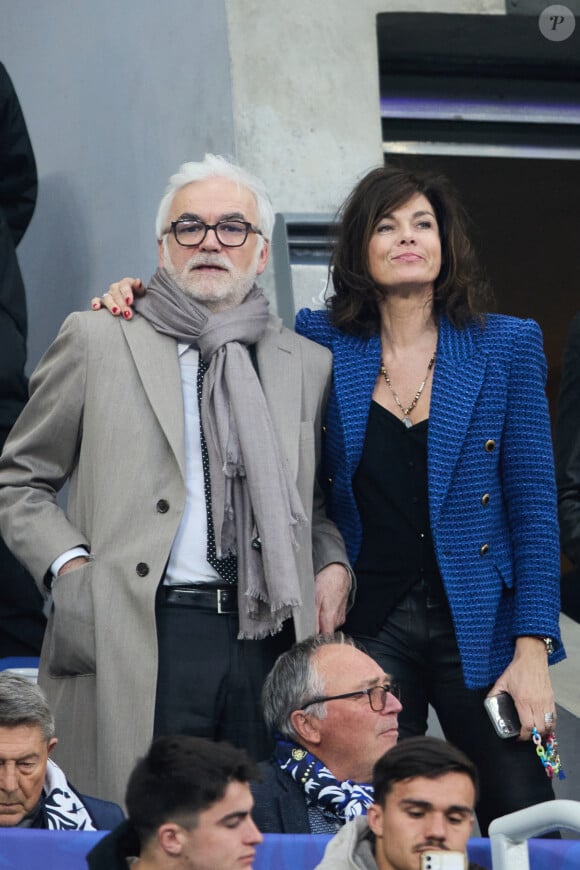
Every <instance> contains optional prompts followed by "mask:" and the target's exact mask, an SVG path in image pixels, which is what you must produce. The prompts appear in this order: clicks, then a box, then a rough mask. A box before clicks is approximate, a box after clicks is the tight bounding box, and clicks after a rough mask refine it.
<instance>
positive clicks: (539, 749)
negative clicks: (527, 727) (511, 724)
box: [532, 728, 566, 779]
mask: <svg viewBox="0 0 580 870" xmlns="http://www.w3.org/2000/svg"><path fill="white" fill-rule="evenodd" d="M532 740H533V741H534V743H535V744H536V754H537V756H538V758H539V759H540V761H541V762H542V764H543V765H544V770H545V771H546V774H547V776H549V777H550V779H552V777H553V776H557V777H558V779H566V774H565V773H564V770H563V768H562V762H561V761H560V753H559V752H558V741H557V740H556V735H555V733H554V732H553V731H550V732H548V734H546V736H545V738H544V740H545V746H543V745H542V738H541V737H540V735H539V734H538V729H537V728H532Z"/></svg>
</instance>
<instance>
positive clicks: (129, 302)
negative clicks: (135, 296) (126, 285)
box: [125, 296, 131, 305]
mask: <svg viewBox="0 0 580 870" xmlns="http://www.w3.org/2000/svg"><path fill="white" fill-rule="evenodd" d="M130 304H131V297H130V296H125V305H130Z"/></svg>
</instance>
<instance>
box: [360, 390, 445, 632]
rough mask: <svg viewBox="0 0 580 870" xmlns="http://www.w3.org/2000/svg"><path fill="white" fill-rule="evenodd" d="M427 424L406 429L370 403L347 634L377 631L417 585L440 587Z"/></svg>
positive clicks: (422, 423)
mask: <svg viewBox="0 0 580 870" xmlns="http://www.w3.org/2000/svg"><path fill="white" fill-rule="evenodd" d="M428 425H429V423H428V420H423V421H421V422H420V423H417V424H416V425H415V426H412V427H411V428H410V429H407V428H406V427H405V426H404V425H403V423H402V421H401V420H400V419H398V418H397V417H395V416H394V414H391V412H390V411H388V410H387V409H386V408H383V407H382V405H379V404H377V403H376V402H374V401H373V402H372V403H371V409H370V413H369V419H368V423H367V430H366V436H365V443H364V447H363V452H362V456H361V460H360V463H359V466H358V468H357V471H356V474H355V476H354V480H353V489H354V495H355V498H356V502H357V506H358V510H359V513H360V517H361V522H362V529H363V538H362V546H361V551H360V555H359V557H358V560H357V563H356V565H355V574H356V577H357V584H358V586H357V595H356V599H355V604H354V607H353V608H352V610H351V611H350V613H349V616H348V619H347V623H346V627H347V630H349V631H353V632H355V633H357V634H359V633H362V634H371V635H374V634H376V633H377V631H378V630H379V628H380V627H381V625H382V624H383V622H384V621H385V619H386V617H387V616H388V614H389V613H390V612H391V611H392V610H393V608H394V607H395V606H396V604H397V603H398V602H399V601H400V599H401V598H402V597H403V596H404V595H405V594H406V593H407V592H408V590H409V589H410V588H411V587H412V586H414V585H415V583H417V582H418V581H419V580H425V582H427V583H428V584H429V586H430V587H432V588H433V590H434V591H435V589H437V591H439V590H441V589H442V586H441V578H440V576H439V569H438V567H437V560H436V558H435V551H434V548H433V538H432V535H431V526H430V522H429V497H428V489H427V433H428Z"/></svg>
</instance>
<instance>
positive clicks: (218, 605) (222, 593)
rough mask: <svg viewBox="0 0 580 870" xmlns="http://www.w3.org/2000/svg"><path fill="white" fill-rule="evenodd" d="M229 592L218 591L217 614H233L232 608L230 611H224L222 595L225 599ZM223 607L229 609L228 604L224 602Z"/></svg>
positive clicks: (225, 590) (224, 590)
mask: <svg viewBox="0 0 580 870" xmlns="http://www.w3.org/2000/svg"><path fill="white" fill-rule="evenodd" d="M228 592H229V590H228V589H217V590H216V598H217V612H218V613H224V614H226V613H232V609H231V608H230V609H229V610H224V609H222V595H223V596H224V598H225V597H226V595H227V593H228ZM223 607H227V603H225V602H224V605H223Z"/></svg>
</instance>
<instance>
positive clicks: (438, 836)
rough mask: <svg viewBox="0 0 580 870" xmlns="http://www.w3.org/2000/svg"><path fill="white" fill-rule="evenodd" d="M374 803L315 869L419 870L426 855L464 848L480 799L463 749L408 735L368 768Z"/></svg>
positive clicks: (335, 841) (471, 869) (472, 868)
mask: <svg viewBox="0 0 580 870" xmlns="http://www.w3.org/2000/svg"><path fill="white" fill-rule="evenodd" d="M373 787H374V800H375V802H374V803H373V804H372V805H371V806H370V807H369V809H368V815H367V816H366V817H362V818H359V819H356V820H355V821H354V822H351V823H349V824H348V825H345V827H344V828H343V829H342V830H341V831H340V832H339V833H338V834H337V835H336V837H334V839H333V840H331V842H330V843H329V844H328V847H327V849H326V852H325V855H324V858H323V860H322V863H321V864H319V866H318V868H317V870H420V868H421V856H422V855H423V854H425V853H428V852H449V851H451V852H461V853H463V854H464V855H465V867H466V868H469V870H478V867H477V865H476V864H472V863H468V859H467V854H466V849H467V841H468V839H469V836H470V834H471V830H472V827H473V820H474V806H475V802H476V800H477V795H478V787H479V786H478V777H477V771H476V768H475V767H474V765H473V764H472V763H471V761H470V760H469V759H468V758H467V756H465V755H464V754H463V753H462V752H460V751H459V750H458V749H456V748H455V747H454V746H452V745H451V744H450V743H446V742H445V741H444V740H439V739H437V738H435V737H412V738H410V739H408V740H404V741H402V742H401V743H399V744H398V745H397V746H395V747H393V749H390V750H389V751H388V752H386V753H385V754H384V755H383V756H382V757H381V758H380V759H379V760H378V761H377V763H376V765H375V767H374V770H373Z"/></svg>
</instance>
